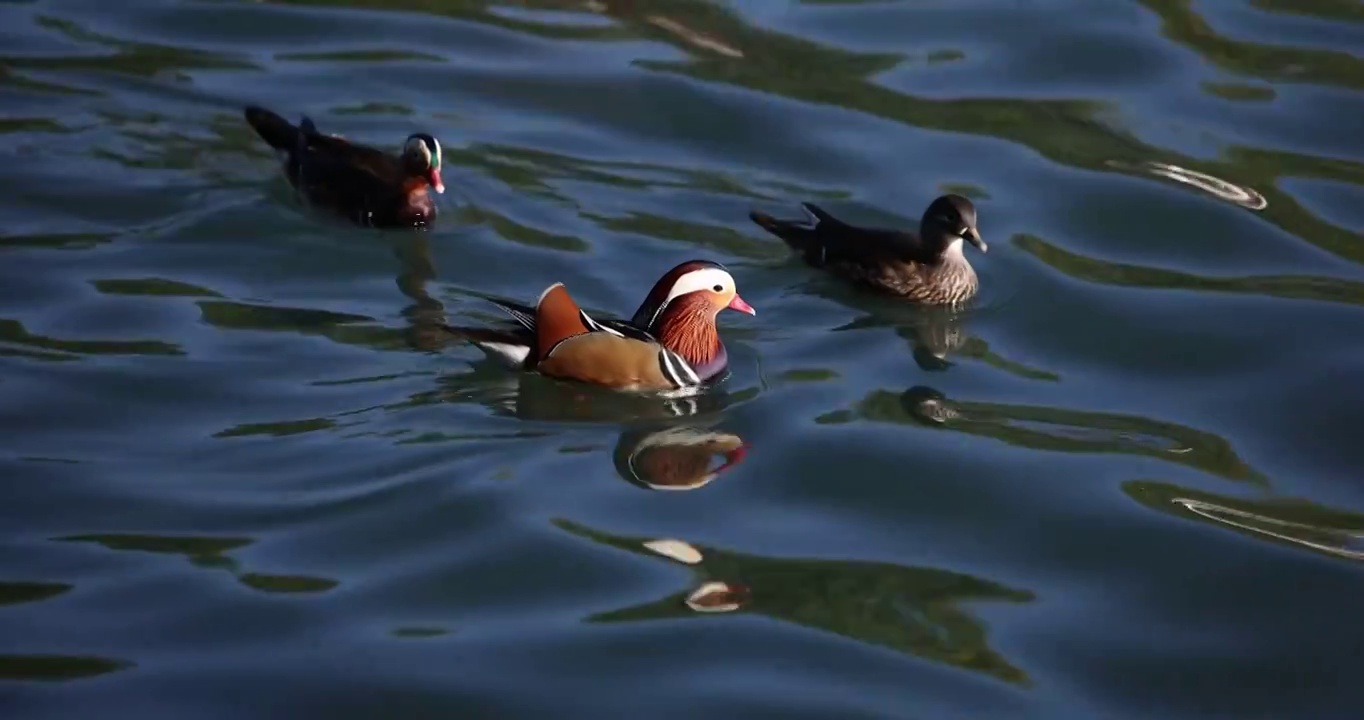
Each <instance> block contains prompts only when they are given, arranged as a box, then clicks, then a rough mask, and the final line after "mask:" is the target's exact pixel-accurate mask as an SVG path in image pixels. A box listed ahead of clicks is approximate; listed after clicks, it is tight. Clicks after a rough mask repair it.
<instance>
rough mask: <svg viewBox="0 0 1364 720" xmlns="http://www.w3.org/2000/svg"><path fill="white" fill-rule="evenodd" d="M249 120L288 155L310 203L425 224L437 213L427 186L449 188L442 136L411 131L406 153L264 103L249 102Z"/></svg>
mask: <svg viewBox="0 0 1364 720" xmlns="http://www.w3.org/2000/svg"><path fill="white" fill-rule="evenodd" d="M245 114H246V121H247V122H248V123H250V124H251V127H252V128H254V129H255V130H256V134H258V135H260V136H261V138H262V139H263V140H265V142H266V143H268V144H269V145H270V147H272V148H274V149H275V150H278V151H280V152H281V153H282V154H283V155H284V172H285V175H286V176H287V177H288V178H289V184H290V185H292V186H293V187H294V189H295V190H297V191H298V192H299V193H301V194H302V195H303V196H304V197H305V198H306V199H307V200H308V202H309V203H311V204H313V205H317V206H320V207H323V208H326V209H328V210H330V211H332V212H334V213H337V214H339V215H341V216H343V217H346V218H349V219H350V220H352V221H354V222H357V223H359V224H361V225H370V226H374V227H410V226H414V225H426V224H427V223H429V222H431V221H432V220H434V219H435V217H436V204H435V201H434V199H433V198H432V197H431V194H430V193H429V192H428V190H435V191H436V192H437V193H443V192H445V185H444V184H443V183H442V182H441V179H440V165H441V150H440V142H439V141H437V140H436V138H434V137H432V136H430V135H427V134H425V133H414V134H412V135H409V136H408V138H407V141H406V142H405V143H404V144H403V152H402V155H401V156H393V155H390V154H388V153H386V152H383V151H382V150H378V149H376V148H372V147H369V146H367V145H361V144H359V143H353V142H350V141H348V140H345V139H343V138H341V137H340V136H336V135H323V134H322V133H319V132H318V131H317V127H316V126H314V125H313V121H312V120H311V119H309V118H308V117H306V116H305V117H304V118H303V119H302V121H301V122H300V123H299V124H298V125H294V124H293V123H290V122H289V121H288V120H285V119H284V118H282V117H280V116H279V115H277V114H275V113H273V112H270V111H269V110H266V109H264V108H260V107H254V106H251V107H247V108H246V113H245Z"/></svg>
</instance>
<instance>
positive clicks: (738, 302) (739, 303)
mask: <svg viewBox="0 0 1364 720" xmlns="http://www.w3.org/2000/svg"><path fill="white" fill-rule="evenodd" d="M725 307H727V308H729V309H730V310H738V311H739V312H742V313H748V314H749V315H753V316H755V317H756V316H757V314H758V311H757V310H754V309H753V306H752V305H749V304H748V303H746V302H744V299H743V298H741V297H739V294H738V293H735V294H734V299H733V300H730V301H729V304H728V305H726V306H725Z"/></svg>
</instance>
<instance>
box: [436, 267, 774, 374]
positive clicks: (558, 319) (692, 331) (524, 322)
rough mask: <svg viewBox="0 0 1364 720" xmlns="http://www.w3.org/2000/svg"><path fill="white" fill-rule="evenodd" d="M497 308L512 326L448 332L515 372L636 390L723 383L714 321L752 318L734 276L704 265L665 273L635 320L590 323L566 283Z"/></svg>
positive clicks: (723, 362)
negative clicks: (724, 313) (531, 302)
mask: <svg viewBox="0 0 1364 720" xmlns="http://www.w3.org/2000/svg"><path fill="white" fill-rule="evenodd" d="M492 302H494V303H495V304H497V305H498V306H499V307H501V308H502V309H504V310H506V311H507V313H508V314H510V315H511V316H512V318H513V320H514V321H515V323H514V324H511V327H505V326H504V327H451V326H446V330H447V331H449V332H451V333H452V334H455V335H457V336H460V337H463V338H465V339H468V340H469V341H470V342H472V343H474V344H475V345H477V346H478V347H479V348H480V349H482V350H483V351H484V352H486V353H487V354H488V355H490V356H492V357H496V358H498V359H499V360H502V361H503V362H505V363H507V364H508V365H511V366H512V367H517V368H520V369H522V370H527V371H539V372H541V373H543V374H546V375H557V376H559V377H571V378H573V379H577V380H583V381H584V382H591V383H594V384H597V385H605V386H608V387H616V388H631V389H637V390H659V389H663V390H669V389H681V388H684V387H685V388H690V387H692V386H696V385H700V384H704V383H709V382H712V381H716V380H718V379H720V378H723V377H724V375H725V373H726V372H727V369H728V366H729V356H728V353H727V352H726V351H725V346H724V343H722V342H721V341H720V335H719V333H718V331H717V330H716V328H715V317H716V315H717V314H718V313H719V312H720V311H721V310H724V309H726V308H728V309H732V310H738V311H740V312H745V313H748V314H750V315H751V314H754V310H753V308H752V307H751V306H750V305H749V304H748V303H746V302H744V300H743V298H741V297H739V294H738V290H737V288H736V287H735V283H734V278H733V276H731V275H730V274H729V271H727V270H725V269H724V267H723V266H721V265H720V264H718V263H714V262H710V261H704V260H691V261H688V262H684V263H681V264H679V265H677V266H675V267H674V268H673V269H671V270H669V271H668V272H667V273H665V274H664V275H663V277H662V278H660V279H659V281H658V282H657V283H655V284H654V287H653V289H652V290H651V291H650V292H649V295H648V296H647V297H645V299H644V302H643V303H642V304H641V305H640V307H639V309H638V310H636V311H635V314H634V316H633V318H632V319H631V320H630V321H624V320H617V319H610V318H604V319H602V320H597V319H594V318H592V317H591V316H589V315H588V314H587V313H586V312H585V311H583V310H582V308H580V307H578V305H577V303H575V302H573V299H572V297H570V296H569V294H568V291H567V290H565V289H564V288H563V286H562V284H560V283H556V284H555V285H551V286H550V287H549V289H547V290H546V291H545V293H544V294H543V295H542V296H541V297H540V300H539V301H538V302H537V304H536V306H535V307H530V306H527V305H520V304H518V303H514V302H510V301H507V300H493V301H492ZM665 351H666V352H665Z"/></svg>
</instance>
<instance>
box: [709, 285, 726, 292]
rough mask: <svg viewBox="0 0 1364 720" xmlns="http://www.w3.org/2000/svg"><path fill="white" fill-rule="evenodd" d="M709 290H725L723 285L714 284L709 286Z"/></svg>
mask: <svg viewBox="0 0 1364 720" xmlns="http://www.w3.org/2000/svg"><path fill="white" fill-rule="evenodd" d="M711 290H714V291H715V292H724V291H725V286H724V285H716V286H715V287H713V288H711Z"/></svg>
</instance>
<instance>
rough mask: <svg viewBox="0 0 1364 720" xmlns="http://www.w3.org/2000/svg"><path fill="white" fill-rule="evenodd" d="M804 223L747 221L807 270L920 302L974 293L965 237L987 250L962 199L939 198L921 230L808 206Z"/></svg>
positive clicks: (761, 217)
mask: <svg viewBox="0 0 1364 720" xmlns="http://www.w3.org/2000/svg"><path fill="white" fill-rule="evenodd" d="M802 207H803V208H804V209H805V211H806V212H807V213H809V215H810V220H811V221H810V222H808V223H802V222H796V221H789V220H778V219H776V218H774V217H772V216H771V215H767V214H765V213H760V212H757V211H754V212H750V213H749V218H750V219H752V220H753V222H755V223H757V224H758V225H759V226H761V227H762V228H763V229H764V230H767V231H768V232H770V233H772V234H773V235H776V236H777V237H779V238H781V239H782V240H784V241H785V242H786V244H787V245H789V246H791V248H792V249H794V250H796V251H797V252H799V253H800V254H801V257H802V258H803V259H804V260H805V262H806V263H807V264H809V265H810V266H812V267H817V268H825V269H827V270H828V271H829V272H831V273H833V274H834V275H837V276H840V277H842V278H844V279H845V280H848V281H850V282H853V283H854V284H857V285H860V286H862V287H867V288H871V289H873V290H877V291H879V292H882V293H888V294H891V295H898V296H900V297H903V298H905V299H907V300H909V301H911V302H916V303H922V304H925V305H953V304H957V303H960V302H964V301H966V300H968V299H970V298H971V297H973V296H974V295H975V294H976V291H977V289H978V287H979V283H978V281H977V279H976V272H975V270H974V269H973V268H972V267H971V263H969V262H967V260H966V256H965V255H964V254H963V253H962V242H963V240H965V241H967V242H970V243H971V244H972V245H975V246H976V247H977V248H979V249H980V251H981V252H985V251H986V249H987V248H986V245H985V241H984V240H982V239H981V237H980V231H979V230H978V229H977V227H976V208H975V206H974V205H972V204H971V201H970V200H968V199H966V198H964V197H962V196H960V195H943V196H942V197H939V198H937V199H936V200H934V201H933V202H932V204H930V205H929V206H928V209H927V210H925V211H924V214H923V219H922V220H921V221H920V224H919V233H918V234H915V233H912V232H908V231H901V230H888V229H882V228H865V227H858V226H855V225H849V224H848V223H845V222H843V221H841V220H839V219H837V218H835V217H834V216H832V215H830V214H829V213H827V212H825V211H824V210H822V209H820V208H819V207H817V206H815V205H813V204H811V203H802Z"/></svg>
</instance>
